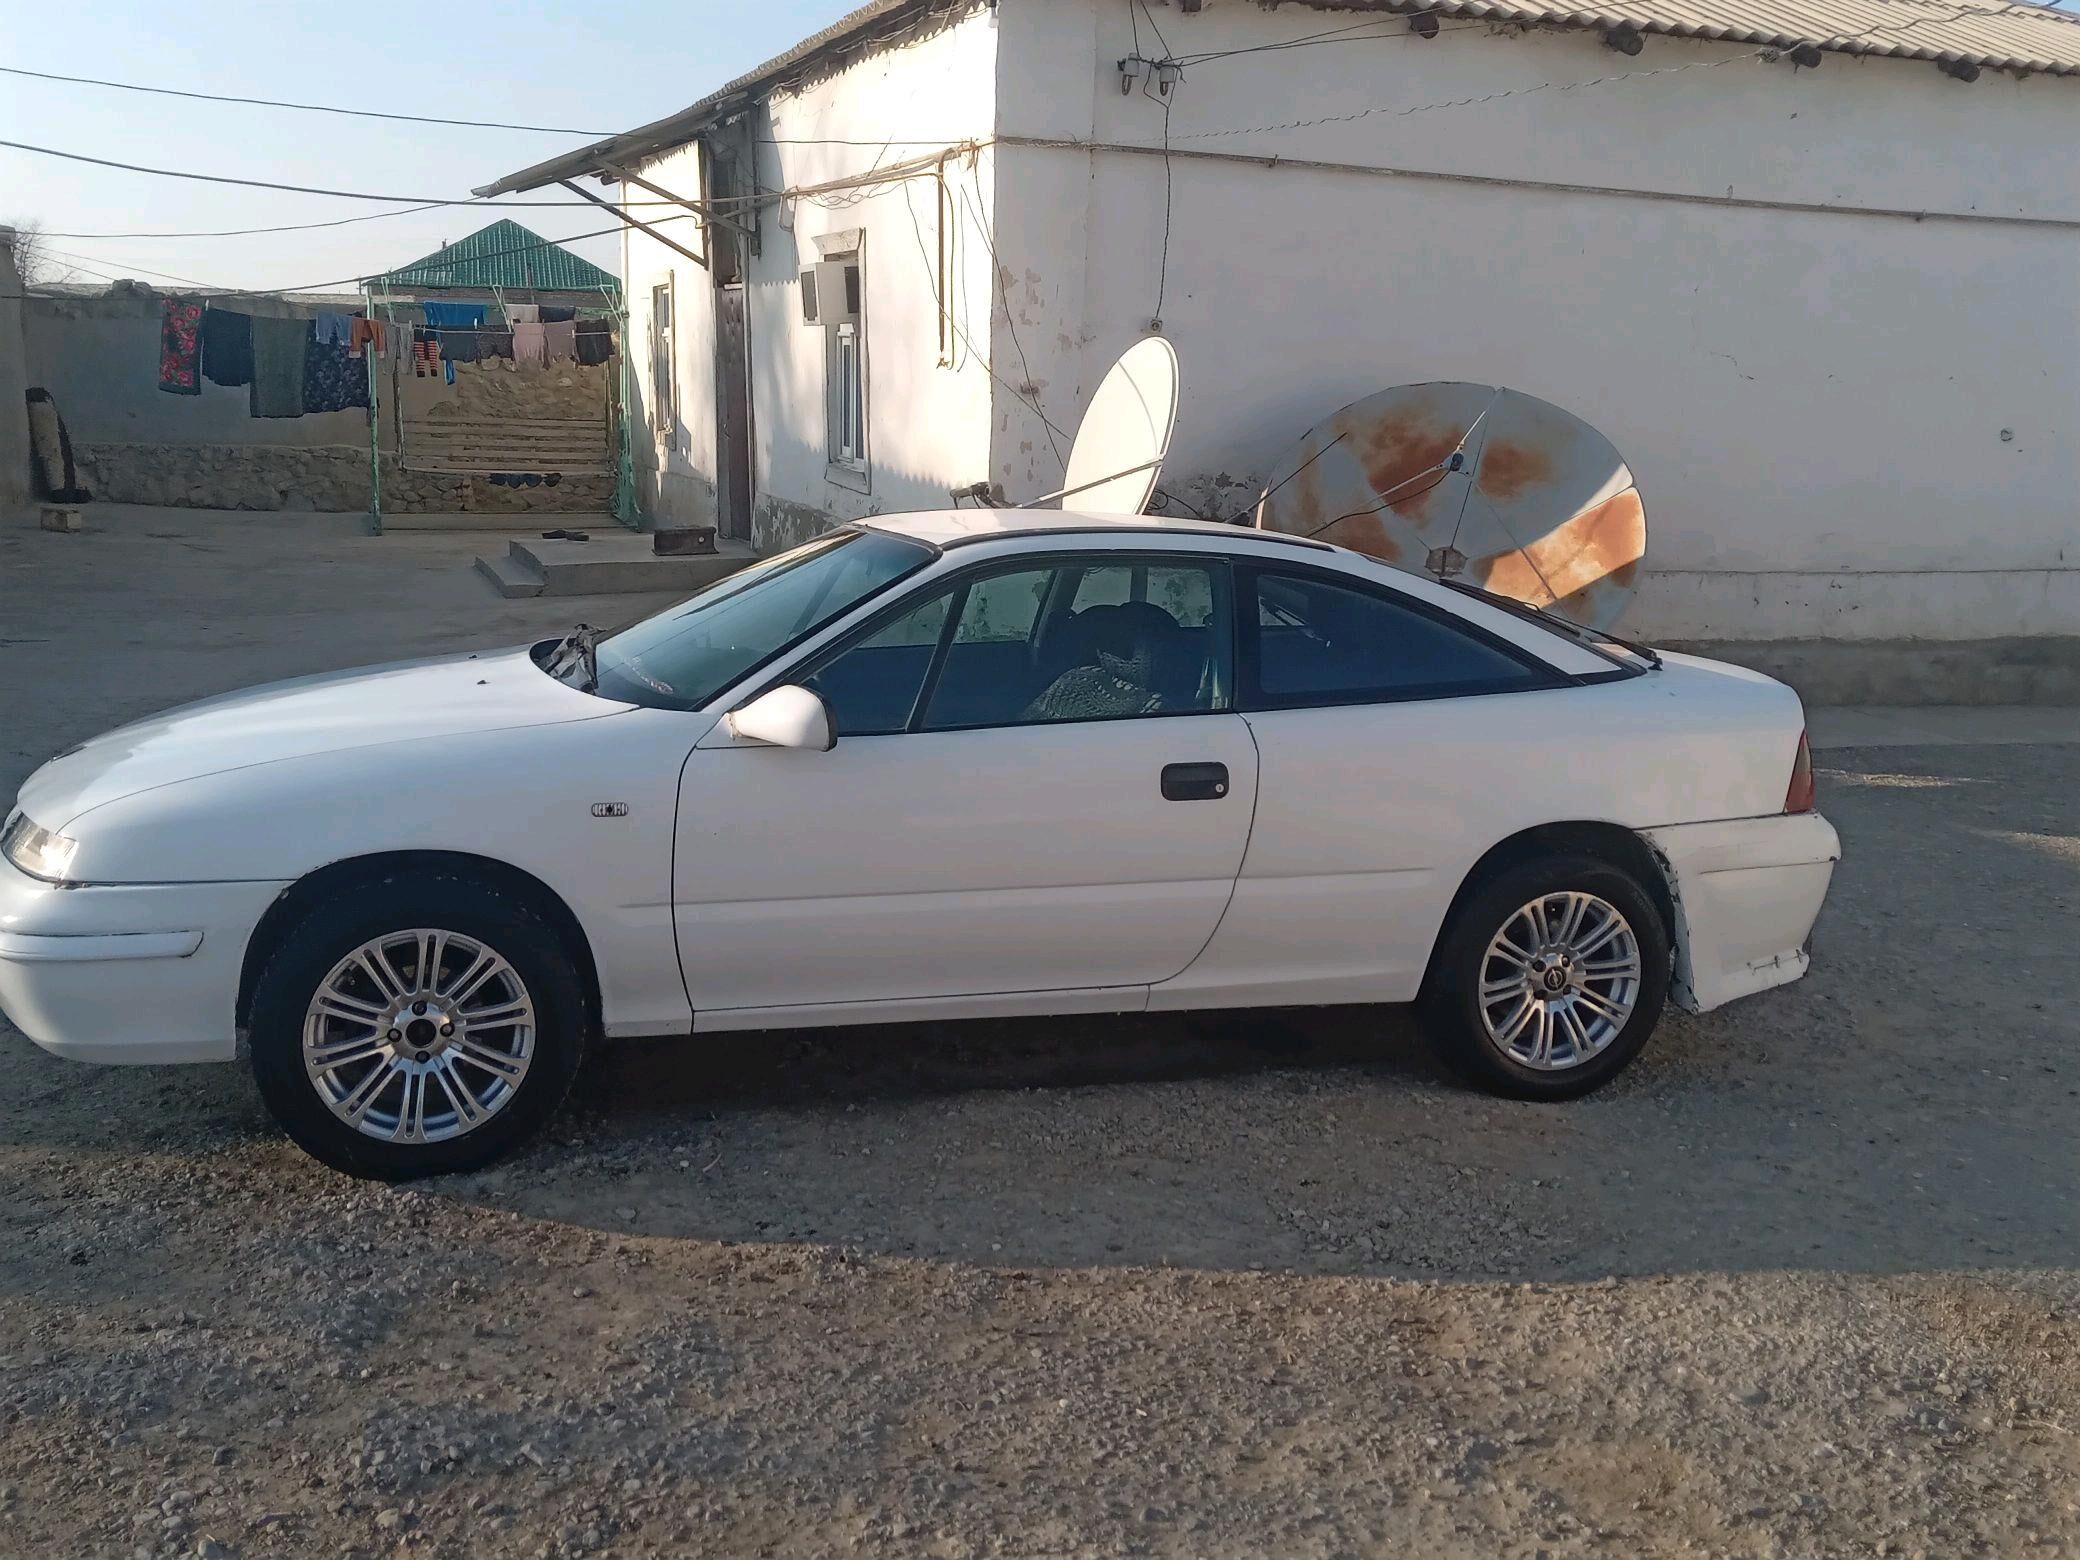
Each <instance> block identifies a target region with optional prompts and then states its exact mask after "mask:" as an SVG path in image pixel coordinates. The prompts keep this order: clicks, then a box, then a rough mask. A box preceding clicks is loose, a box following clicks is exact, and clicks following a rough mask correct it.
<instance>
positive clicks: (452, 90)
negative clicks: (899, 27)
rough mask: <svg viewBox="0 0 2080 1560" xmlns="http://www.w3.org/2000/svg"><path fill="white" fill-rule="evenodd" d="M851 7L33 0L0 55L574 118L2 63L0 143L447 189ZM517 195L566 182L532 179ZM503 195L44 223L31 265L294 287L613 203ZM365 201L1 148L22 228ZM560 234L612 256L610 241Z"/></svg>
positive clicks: (6, 196) (553, 147) (695, 1)
mask: <svg viewBox="0 0 2080 1560" xmlns="http://www.w3.org/2000/svg"><path fill="white" fill-rule="evenodd" d="M857 3H858V0H755V3H750V4H747V3H745V0H619V3H616V4H612V5H605V6H602V5H599V4H597V3H596V0H550V3H546V4H534V5H526V4H516V3H512V0H498V3H492V0H442V3H441V4H439V5H433V4H428V3H425V0H419V3H416V4H404V3H400V0H364V3H362V4H360V5H357V6H353V7H349V8H345V9H342V8H340V7H336V6H313V5H309V4H303V3H295V4H291V3H278V4H227V3H215V4H200V5H185V6H169V5H166V4H165V3H164V0H74V3H73V4H71V5H67V6H49V7H42V8H39V11H38V18H37V26H36V27H35V28H33V29H23V28H5V29H0V65H10V66H17V67H20V68H22V69H26V70H39V71H50V72H57V73H62V74H68V75H77V76H92V77H98V78H100V79H102V80H106V81H122V82H131V83H135V84H137V85H141V86H160V87H176V88H179V89H181V90H183V91H190V92H215V93H224V94H228V95H233V96H244V97H265V98H276V99H283V100H288V101H293V102H300V103H323V104H330V105H334V106H338V107H344V108H361V109H376V110H381V111H383V112H387V113H402V114H426V115H434V116H440V117H445V118H453V119H488V120H501V121H506V122H509V123H518V124H530V125H534V124H540V125H553V126H566V127H570V128H572V129H575V130H578V131H582V132H585V133H583V134H538V133H533V132H526V131H512V130H473V129H462V128H458V127H455V126H445V125H411V124H397V123H392V122H388V121H384V120H369V119H352V118H347V117H343V116H340V115H336V114H310V113H300V112H295V111H292V110H288V109H276V108H257V107H250V106H243V105H234V104H228V103H202V102H195V101H192V100H190V99H185V98H172V97H162V96H158V95H155V94H147V93H139V92H120V91H113V90H111V89H109V88H106V87H90V86H80V85H72V84H67V83H60V82H53V81H38V80H33V79H30V78H28V77H23V76H9V75H0V140H8V141H22V142H28V143H29V144H31V145H35V146H46V147H53V148H56V149H58V150H61V151H67V152H79V153H84V154H85V155H87V156H90V157H103V158H111V159H116V160H119V161H123V162H130V163H141V164H146V165H148V166H151V167H159V168H181V169H187V170H190V171H194V172H201V173H216V174H226V175H231V176H234V177H238V178H247V179H268V180H274V181H277V182H281V183H293V184H307V185H317V186H322V187H325V188H332V189H349V190H362V191H367V192H371V193H376V194H398V195H412V196H434V197H454V198H467V197H468V195H469V192H470V189H471V187H472V186H474V185H479V184H488V183H490V182H491V181H492V180H493V179H495V178H497V177H498V176H499V175H501V174H505V173H510V172H512V171H513V170H515V169H518V168H524V167H526V166H528V165H529V164H531V163H535V162H539V161H541V160H542V159H543V158H545V157H551V156H554V155H555V154H556V153H558V152H560V151H566V150H569V149H570V148H572V147H576V146H580V145H583V144H584V143H585V142H587V141H589V140H593V139H596V138H597V136H598V135H602V134H612V133H614V132H617V131H621V130H626V129H629V128H631V127H632V126H635V125H639V124H642V123H644V122H646V121H648V120H652V119H656V118H659V117H661V116H663V115H665V114H668V113H671V112H673V111H675V110H677V109H681V108H684V107H685V106H686V105H687V104H689V103H692V102H694V101H695V100H696V99H698V98H701V97H703V96H705V95H706V94H707V93H708V92H710V91H712V90H713V89H714V88H716V87H718V86H720V85H722V84H723V83H724V82H725V81H728V80H730V79H732V78H734V77H736V76H740V75H742V74H743V73H744V72H746V71H747V70H750V69H751V68H753V67H754V66H756V65H758V64H760V63H762V62H763V61H765V60H767V59H770V58H771V57H772V56H774V55H776V54H779V53H781V52H783V51H784V50H786V49H787V48H789V47H791V46H792V45H793V44H795V43H796V42H798V41H800V40H801V39H802V38H804V37H806V36H808V35H809V34H810V33H812V32H815V31H817V30H819V29H820V28H823V27H825V26H828V25H829V24H830V23H831V22H833V21H835V20H836V19H837V18H838V17H840V16H842V15H844V14H845V13H846V12H847V11H849V10H852V9H853V8H854V7H855V5H856V4H857ZM32 45H33V46H32ZM516 198H517V199H521V200H528V199H534V200H568V201H571V202H573V203H575V202H576V201H577V197H576V196H574V195H571V194H570V193H569V192H568V191H565V190H561V189H557V188H554V187H553V186H552V187H551V188H550V189H548V190H546V191H536V192H534V193H532V194H530V195H525V196H520V197H516ZM510 207H511V201H510V200H500V201H495V202H489V203H486V204H485V205H483V206H479V207H476V208H471V209H456V210H447V211H428V212H422V213H416V214H412V215H403V216H386V217H382V218H380V219H378V220H376V221H370V222H358V223H355V224H354V225H352V226H349V227H336V228H321V229H317V230H314V231H310V232H301V233H276V234H268V235H263V236H256V237H247V238H152V239H124V238H110V237H93V238H72V237H56V236H53V237H50V238H49V239H48V240H47V241H46V247H47V248H48V249H49V250H50V251H52V254H51V256H50V259H51V262H52V264H53V265H55V266H60V267H68V268H70V269H71V274H70V275H69V276H61V277H60V279H66V280H72V281H78V282H86V283H99V282H101V281H103V280H105V279H106V278H108V277H123V276H134V277H136V278H137V279H139V280H140V281H144V282H148V283H151V284H153V285H155V286H162V287H166V286H179V285H181V283H183V282H185V283H190V284H195V283H200V284H204V285H208V286H214V287H236V288H245V289H251V290H275V289H282V290H292V289H300V288H305V287H307V286H309V285H311V284H314V283H321V282H331V281H334V280H336V279H339V278H343V277H351V276H356V275H360V274H363V273H366V272H371V271H378V270H384V269H388V268H391V267H395V266H400V265H403V264H406V263H408V262H410V261H412V260H416V259H418V258H419V257H420V256H422V255H425V254H428V253H430V252H431V251H433V250H435V249H438V248H439V247H440V245H441V243H442V242H443V241H452V240H454V239H458V238H461V237H463V236H464V235H466V234H469V233H472V232H475V231H476V230H477V229H478V228H480V227H482V226H484V225H485V224H486V223H489V222H492V221H495V220H497V218H498V217H499V216H510V217H511V218H512V219H513V220H514V221H516V222H519V223H521V224H522V225H523V226H526V227H529V228H532V229H533V230H534V231H536V232H538V233H540V234H542V235H543V236H544V237H545V238H562V237H564V236H566V235H568V234H574V233H585V232H591V231H594V230H596V229H599V228H603V227H606V226H608V225H610V223H611V222H612V220H613V219H612V218H611V217H608V216H606V215H605V214H604V213H602V212H600V211H598V210H597V209H596V208H589V209H587V208H579V207H577V206H576V205H575V204H574V205H573V206H571V207H559V208H556V209H545V210H531V211H530V210H525V209H510ZM387 209H388V208H387V207H384V206H380V205H375V204H371V203H368V202H363V201H346V200H335V199H331V198H327V197H323V196H314V195H294V194H287V193H284V192H280V191H274V190H252V189H239V188H234V187H231V186H226V185H210V184H199V183H194V182H192V181H189V180H182V179H167V178H161V177H157V176H155V175H151V174H140V173H125V172H119V171H117V170H115V169H110V168H96V167H90V166H88V165H86V164H83V163H75V162H65V161H60V160H58V159H56V158H52V157H45V156H41V155H38V154H35V153H30V152H21V151H16V150H14V149H12V148H10V147H0V224H13V225H25V224H36V225H39V226H41V227H42V228H43V229H44V230H45V231H46V232H47V233H49V234H52V235H56V234H61V233H66V234H69V233H92V234H97V235H101V234H115V233H131V232H192V231H195V230H199V229H216V228H248V227H267V226H273V225H276V224H283V223H292V222H319V221H327V220H331V219H334V218H338V217H358V216H367V215H370V214H372V213H375V212H379V211H384V210H387ZM571 247H572V248H573V249H575V250H576V251H577V252H578V253H579V254H582V255H584V256H585V257H586V258H587V259H589V260H592V261H594V262H596V263H597V264H600V265H603V266H605V267H606V268H607V269H608V270H610V271H611V270H618V269H619V265H618V256H619V253H620V247H619V243H618V241H617V240H615V239H613V238H595V239H591V240H588V241H586V242H583V243H578V244H573V245H572V246H571ZM59 251H62V253H60V252H59ZM154 272H159V273H164V274H163V275H154V274H153V273H154ZM171 278H178V279H179V280H178V281H175V280H171ZM345 290H347V291H351V290H352V288H351V287H348V288H346V289H345Z"/></svg>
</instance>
